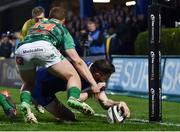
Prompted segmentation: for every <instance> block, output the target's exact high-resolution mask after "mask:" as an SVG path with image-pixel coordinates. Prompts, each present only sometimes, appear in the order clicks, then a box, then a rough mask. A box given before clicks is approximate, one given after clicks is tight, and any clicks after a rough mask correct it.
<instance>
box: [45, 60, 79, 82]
mask: <svg viewBox="0 0 180 132" xmlns="http://www.w3.org/2000/svg"><path fill="white" fill-rule="evenodd" d="M48 71H49V72H50V73H52V74H53V75H55V76H57V77H60V78H63V79H65V80H69V78H70V77H72V76H73V77H74V78H77V79H79V75H78V73H77V71H76V70H75V68H74V67H73V65H72V64H71V63H70V62H69V61H68V60H67V59H63V60H62V61H60V62H58V63H56V64H54V65H52V66H51V67H49V68H48Z"/></svg>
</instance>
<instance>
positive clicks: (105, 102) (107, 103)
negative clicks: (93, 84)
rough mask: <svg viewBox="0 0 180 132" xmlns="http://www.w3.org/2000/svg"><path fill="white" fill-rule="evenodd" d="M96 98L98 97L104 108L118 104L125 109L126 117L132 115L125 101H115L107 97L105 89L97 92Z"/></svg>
mask: <svg viewBox="0 0 180 132" xmlns="http://www.w3.org/2000/svg"><path fill="white" fill-rule="evenodd" d="M95 98H96V99H98V101H99V103H100V104H101V106H102V107H103V108H104V109H108V108H109V107H111V106H113V105H118V108H119V109H123V111H124V115H125V116H126V117H130V110H129V108H128V106H127V104H126V103H125V102H123V101H114V100H111V99H109V98H108V97H107V95H106V93H105V91H101V92H100V93H96V94H95Z"/></svg>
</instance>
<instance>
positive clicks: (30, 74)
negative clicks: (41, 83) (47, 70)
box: [19, 69, 37, 123]
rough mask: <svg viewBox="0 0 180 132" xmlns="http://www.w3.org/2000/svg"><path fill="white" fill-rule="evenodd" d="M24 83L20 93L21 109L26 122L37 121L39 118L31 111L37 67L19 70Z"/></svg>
mask: <svg viewBox="0 0 180 132" xmlns="http://www.w3.org/2000/svg"><path fill="white" fill-rule="evenodd" d="M19 73H20V76H21V79H22V80H23V85H22V87H21V95H20V101H21V104H20V110H21V112H22V114H23V116H24V120H25V122H34V123H37V119H36V117H35V116H34V114H33V113H32V111H31V105H32V98H31V91H32V89H33V87H34V85H35V80H34V78H35V69H30V70H19Z"/></svg>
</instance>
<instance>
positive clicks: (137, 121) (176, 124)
mask: <svg viewBox="0 0 180 132" xmlns="http://www.w3.org/2000/svg"><path fill="white" fill-rule="evenodd" d="M95 116H98V117H106V115H105V114H99V113H96V114H95ZM127 121H130V122H134V123H144V124H145V123H150V122H149V121H148V120H144V119H136V118H134V119H127ZM150 124H160V125H164V126H176V127H180V124H178V123H168V122H160V123H150Z"/></svg>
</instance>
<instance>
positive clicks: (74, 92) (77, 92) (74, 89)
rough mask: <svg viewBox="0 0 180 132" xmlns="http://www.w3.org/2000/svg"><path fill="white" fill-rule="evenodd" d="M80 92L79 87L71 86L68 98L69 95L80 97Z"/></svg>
mask: <svg viewBox="0 0 180 132" xmlns="http://www.w3.org/2000/svg"><path fill="white" fill-rule="evenodd" d="M80 92H81V91H80V90H79V88H77V87H70V88H69V89H68V98H69V97H74V98H76V99H78V98H79V97H80Z"/></svg>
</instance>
